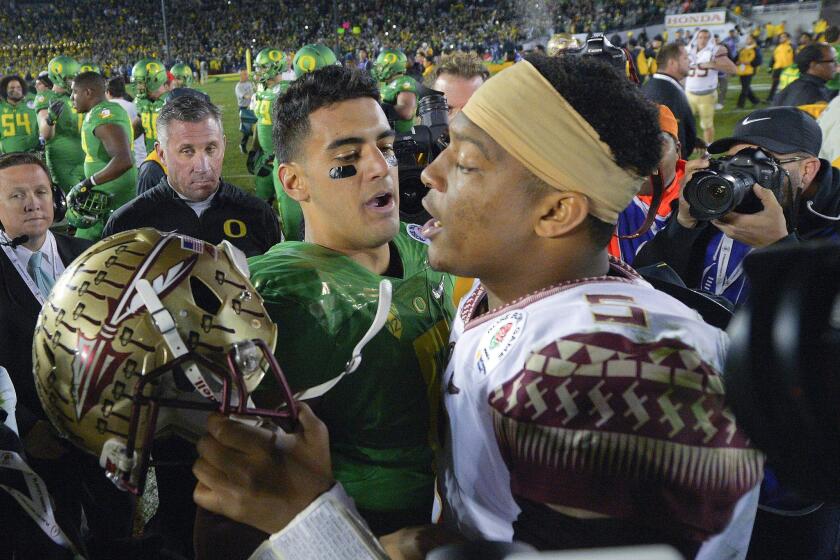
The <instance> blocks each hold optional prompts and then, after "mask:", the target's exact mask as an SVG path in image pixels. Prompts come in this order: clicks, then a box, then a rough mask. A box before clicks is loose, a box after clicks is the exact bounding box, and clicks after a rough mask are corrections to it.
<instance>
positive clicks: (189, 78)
mask: <svg viewBox="0 0 840 560" xmlns="http://www.w3.org/2000/svg"><path fill="white" fill-rule="evenodd" d="M169 73H170V74H172V84H171V86H170V87H171V89H175V88H179V87H186V88H191V87H192V86H193V71H192V68H190V67H189V65H188V64H184V63H183V62H179V63H177V64H173V65H172V68H170V69H169Z"/></svg>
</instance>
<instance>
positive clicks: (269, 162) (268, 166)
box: [256, 154, 274, 177]
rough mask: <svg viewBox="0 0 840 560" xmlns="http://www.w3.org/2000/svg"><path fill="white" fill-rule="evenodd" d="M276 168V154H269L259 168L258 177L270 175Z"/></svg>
mask: <svg viewBox="0 0 840 560" xmlns="http://www.w3.org/2000/svg"><path fill="white" fill-rule="evenodd" d="M273 168H274V154H271V155H270V156H268V158H267V159H266V160H265V161H264V162H263V164H262V166H260V168H259V169H257V173H256V175H257V177H268V176H269V175H271V171H272V169H273Z"/></svg>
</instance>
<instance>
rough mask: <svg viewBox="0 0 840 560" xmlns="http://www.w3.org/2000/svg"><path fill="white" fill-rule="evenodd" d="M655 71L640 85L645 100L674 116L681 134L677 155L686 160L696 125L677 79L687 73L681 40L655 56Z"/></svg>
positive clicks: (686, 61) (681, 78)
mask: <svg viewBox="0 0 840 560" xmlns="http://www.w3.org/2000/svg"><path fill="white" fill-rule="evenodd" d="M656 64H657V68H658V71H657V72H656V73H655V74H654V75H653V78H652V79H650V80H648V81H647V82H645V85H643V86H642V93H644V94H645V97H647V98H648V99H650V100H652V101H655V102H656V103H659V104H660V105H665V106H666V107H668V108H669V109H670V110H671V112H672V113H673V114H674V116H675V117H676V118H677V123H678V125H679V133H680V137H679V140H680V145H681V147H682V149H681V152H680V155H681V157H682V159H688V158H689V157H690V156H691V153H692V152H693V151H694V144H695V138H696V137H697V125H696V123H695V121H694V115H693V114H692V112H691V107H690V106H689V104H688V98H687V97H686V95H685V91H684V89H683V86H682V84H681V83H680V82H682V81H683V80H684V79H685V78H686V76H688V70H689V67H688V51H686V49H685V46H684V45H683V44H682V43H679V42H676V43H669V44H667V45H665V46H663V47H662V48H661V49H660V50H659V54H658V55H657V56H656Z"/></svg>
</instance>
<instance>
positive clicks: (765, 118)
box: [741, 117, 771, 126]
mask: <svg viewBox="0 0 840 560" xmlns="http://www.w3.org/2000/svg"><path fill="white" fill-rule="evenodd" d="M770 118H771V117H762V118H760V119H753V120H750V118H749V117H747V118H745V119H744V120H743V121H741V124H742V125H744V126H746V125H748V124H750V123H754V122H758V121H769V120H770Z"/></svg>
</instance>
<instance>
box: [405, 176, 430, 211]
mask: <svg viewBox="0 0 840 560" xmlns="http://www.w3.org/2000/svg"><path fill="white" fill-rule="evenodd" d="M422 171H423V170H422V168H409V169H400V220H401V221H403V222H407V223H411V224H425V223H426V222H428V221H429V219H430V218H431V216H429V214H428V212H426V209H425V208H423V204H422V201H423V197H424V196H426V194H427V193H428V192H429V188H428V187H426V185H424V184H423V181H421V180H420V173H421V172H422Z"/></svg>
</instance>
